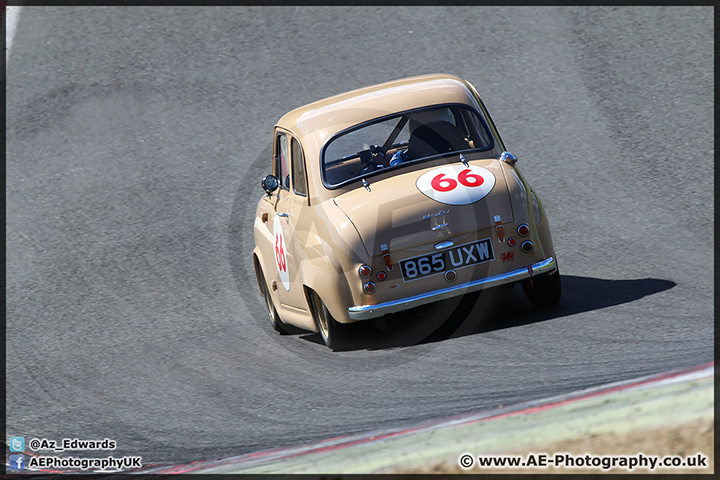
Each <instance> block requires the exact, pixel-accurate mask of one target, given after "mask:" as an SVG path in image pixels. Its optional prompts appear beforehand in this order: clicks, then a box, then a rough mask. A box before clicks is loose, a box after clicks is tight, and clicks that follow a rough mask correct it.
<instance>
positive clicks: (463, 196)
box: [334, 160, 513, 261]
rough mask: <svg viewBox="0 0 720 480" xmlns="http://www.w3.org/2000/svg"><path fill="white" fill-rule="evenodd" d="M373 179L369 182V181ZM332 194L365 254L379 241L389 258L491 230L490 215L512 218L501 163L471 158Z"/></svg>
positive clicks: (505, 220) (378, 247) (378, 249)
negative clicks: (340, 193)
mask: <svg viewBox="0 0 720 480" xmlns="http://www.w3.org/2000/svg"><path fill="white" fill-rule="evenodd" d="M373 180H375V181H373ZM368 183H369V188H370V191H368V190H367V189H365V188H362V187H360V188H357V189H355V190H352V191H350V192H347V193H344V194H342V195H340V196H338V197H336V198H335V199H334V201H335V204H336V205H337V206H338V207H339V208H340V209H341V210H342V211H343V212H344V213H345V215H347V217H348V218H349V219H350V221H352V223H353V224H354V225H355V228H357V230H358V232H359V233H360V236H361V238H362V241H363V242H364V244H365V248H366V249H367V251H368V253H369V254H370V256H371V257H378V256H380V255H382V250H381V245H383V244H385V245H387V246H388V249H389V250H390V252H391V253H392V256H393V258H394V259H396V261H397V260H400V259H402V258H405V257H408V256H411V255H415V254H418V253H424V252H427V251H431V250H432V249H433V245H436V244H438V243H440V242H443V241H448V240H453V241H454V243H455V244H456V245H458V244H460V243H462V242H464V241H472V240H473V239H476V238H488V237H490V236H492V235H493V234H494V233H493V232H494V231H495V230H494V228H493V229H492V230H490V229H491V227H495V225H496V222H495V217H496V216H499V217H500V222H501V223H502V224H505V223H509V222H512V221H513V213H512V207H511V205H510V197H509V193H508V187H507V183H506V181H505V177H504V174H503V171H502V165H501V164H500V163H499V161H497V160H477V161H473V162H471V163H470V168H468V167H466V166H465V165H463V164H462V163H460V162H459V161H458V162H457V163H452V164H442V165H440V166H438V165H437V164H436V165H434V166H430V167H427V168H422V169H413V170H410V171H402V170H400V171H398V172H397V173H396V174H395V175H392V176H388V177H385V178H382V179H373V178H371V179H370V180H369V181H368Z"/></svg>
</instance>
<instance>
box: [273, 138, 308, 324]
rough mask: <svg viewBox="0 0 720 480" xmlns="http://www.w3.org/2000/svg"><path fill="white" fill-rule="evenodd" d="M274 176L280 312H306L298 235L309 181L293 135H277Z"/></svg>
mask: <svg viewBox="0 0 720 480" xmlns="http://www.w3.org/2000/svg"><path fill="white" fill-rule="evenodd" d="M274 153H275V157H274V160H273V167H274V171H273V174H274V175H275V176H276V178H277V179H278V180H279V182H280V187H279V188H278V189H277V190H276V192H277V199H276V201H274V202H272V204H273V210H274V215H273V219H272V224H271V225H272V227H271V228H272V233H273V238H274V242H273V250H274V252H273V253H274V255H273V257H274V260H275V262H274V263H275V267H276V271H277V283H278V289H277V292H278V297H279V299H280V304H281V305H280V307H281V309H285V308H287V307H290V308H299V309H303V310H304V309H305V308H306V304H307V302H306V300H305V295H304V292H303V286H302V282H301V281H300V280H299V279H300V271H299V268H300V265H301V263H302V260H303V258H304V257H303V255H304V245H302V239H301V236H299V235H297V227H298V222H299V221H300V218H301V215H302V214H303V210H304V209H306V208H307V204H308V200H307V181H306V177H305V163H304V158H303V154H302V148H301V145H300V143H299V142H298V140H297V139H296V138H295V137H293V136H292V135H291V134H290V133H288V132H284V131H281V130H279V129H278V130H277V131H276V135H275V146H274Z"/></svg>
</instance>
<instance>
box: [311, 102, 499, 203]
mask: <svg viewBox="0 0 720 480" xmlns="http://www.w3.org/2000/svg"><path fill="white" fill-rule="evenodd" d="M443 107H445V108H453V107H459V108H464V109H466V110H469V111H470V112H472V113H473V114H475V116H476V117H477V118H478V120H480V124H481V125H482V127H483V128H484V129H485V134H486V135H487V136H488V138H490V144H489V145H488V146H484V147H483V148H468V149H465V150H455V151H452V152H446V153H439V154H437V155H431V156H428V157H424V158H419V159H416V160H411V161H409V162H406V163H404V164H403V165H417V164H418V163H424V162H426V161H429V160H433V159H437V158H441V157H445V156H451V155H459V154H460V153H465V152H485V151H489V150H492V149H493V148H495V146H496V145H497V139H496V138H495V135H494V134H493V131H492V129H491V128H490V127H489V125H488V123H487V122H488V121H487V119H486V118H485V115H484V114H483V113H482V110H478V109H477V108H475V107H473V106H472V105H468V104H467V103H439V104H435V105H426V106H424V107H420V108H411V109H409V110H402V111H399V112H393V113H390V114H388V115H383V116H382V117H376V118H373V119H370V120H367V121H365V122H362V123H359V124H357V125H353V126H352V127H348V128H345V129H343V130H340V131H339V132H337V133H335V134H333V135H332V136H330V137H329V138H328V140H327V141H326V142H325V143H324V144H323V146H322V149H321V150H320V177H321V180H322V184H323V186H324V187H325V188H326V189H328V190H337V189H338V188H342V187H345V186H347V185H350V184H352V183H355V182H360V181H362V180H363V179H365V178H370V177H372V176H374V175H377V174H380V173H384V172H388V171H391V170H395V169H397V170H401V169H402V167H403V166H402V165H401V166H395V167H388V168H384V169H379V170H376V171H374V172H370V173H368V174H367V175H364V176H357V177H353V178H349V179H347V180H344V181H342V182H340V183H338V184H330V183H328V181H327V178H326V175H325V153H326V151H327V148H328V146H329V145H330V144H331V143H332V142H333V141H335V140H336V139H337V138H339V137H341V136H343V135H346V134H348V133H351V132H353V131H355V130H360V129H361V128H365V127H367V126H369V125H372V124H374V123H381V122H384V121H387V120H390V119H392V118H398V119H399V118H400V117H402V116H404V115H407V114H411V113H420V112H424V111H427V110H435V109H438V108H443Z"/></svg>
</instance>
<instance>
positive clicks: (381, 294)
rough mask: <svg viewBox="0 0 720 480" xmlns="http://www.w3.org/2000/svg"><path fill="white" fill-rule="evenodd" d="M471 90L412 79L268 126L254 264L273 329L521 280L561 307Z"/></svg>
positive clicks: (547, 247)
mask: <svg viewBox="0 0 720 480" xmlns="http://www.w3.org/2000/svg"><path fill="white" fill-rule="evenodd" d="M516 161H517V158H516V157H515V156H514V155H512V154H511V153H509V152H507V151H506V149H505V145H504V144H503V141H502V139H501V138H500V135H499V134H498V132H497V130H496V128H495V125H494V124H493V121H492V119H491V118H490V115H489V114H488V112H487V110H486V109H485V106H484V104H483V102H482V100H481V99H480V96H479V95H478V93H477V91H476V90H475V88H474V87H473V86H472V85H471V84H470V83H468V82H466V81H464V80H462V79H460V78H457V77H454V76H451V75H425V76H419V77H412V78H407V79H403V80H397V81H393V82H389V83H384V84H381V85H376V86H372V87H367V88H362V89H359V90H355V91H352V92H348V93H344V94H341V95H337V96H334V97H331V98H327V99H325V100H320V101H318V102H315V103H311V104H309V105H306V106H304V107H301V108H298V109H296V110H293V111H291V112H289V113H287V114H286V115H284V116H283V117H282V118H280V120H279V121H278V123H277V125H276V126H275V130H274V141H273V158H272V167H271V168H272V174H270V175H267V176H266V177H265V178H263V180H262V187H263V189H264V190H265V192H266V195H264V196H263V197H262V198H261V199H260V201H259V202H258V205H257V213H256V218H255V225H254V235H255V249H254V250H253V265H254V267H255V273H256V276H257V280H258V284H259V287H260V291H261V293H262V294H263V295H264V298H265V301H266V304H267V310H268V315H269V317H270V321H271V323H272V326H273V327H274V328H275V330H277V331H279V332H281V333H282V332H284V330H285V326H286V324H290V325H294V326H296V327H299V328H302V329H306V330H310V331H314V332H320V334H321V336H322V339H323V341H324V342H325V344H326V345H327V346H328V347H330V348H336V347H337V346H338V342H339V340H338V335H339V328H338V323H350V322H357V321H364V320H370V319H378V318H380V317H383V316H384V315H388V314H392V313H395V312H399V311H402V310H406V309H410V308H414V307H417V306H420V305H424V304H428V303H431V302H436V301H439V300H444V299H447V298H451V297H455V296H459V295H464V294H467V293H469V292H473V291H476V290H480V289H485V288H490V287H496V286H500V285H509V284H515V283H520V284H521V285H522V287H523V290H524V292H525V294H526V295H527V297H528V299H529V300H530V301H531V302H532V303H533V304H534V305H536V306H539V307H548V306H553V305H556V304H557V303H558V302H559V300H560V273H559V270H558V265H557V259H556V257H555V252H554V250H553V243H552V239H551V236H550V229H549V225H548V220H547V218H546V216H545V212H544V211H543V208H542V203H541V202H540V199H539V198H538V196H537V194H536V193H535V192H534V191H533V189H532V188H531V187H530V185H529V184H528V183H527V181H526V180H525V179H524V178H523V176H522V174H521V173H520V171H519V170H518V168H517V166H516Z"/></svg>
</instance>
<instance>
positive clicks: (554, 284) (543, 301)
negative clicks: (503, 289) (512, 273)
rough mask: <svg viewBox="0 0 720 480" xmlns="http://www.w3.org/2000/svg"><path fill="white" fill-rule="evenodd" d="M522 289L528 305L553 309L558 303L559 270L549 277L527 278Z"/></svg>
mask: <svg viewBox="0 0 720 480" xmlns="http://www.w3.org/2000/svg"><path fill="white" fill-rule="evenodd" d="M522 288H523V291H524V292H525V296H527V298H528V300H530V303H532V304H533V305H535V306H536V307H539V308H549V307H554V306H556V305H557V304H558V303H560V293H561V287H560V270H559V269H558V270H555V272H553V273H551V274H549V275H542V276H540V277H536V278H528V279H527V280H525V281H523V282H522Z"/></svg>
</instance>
